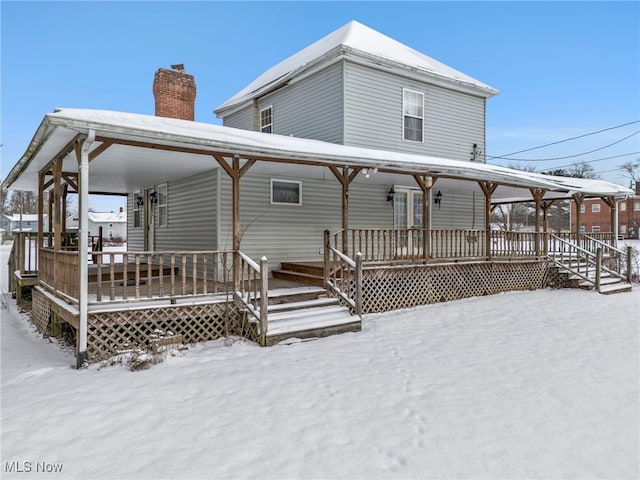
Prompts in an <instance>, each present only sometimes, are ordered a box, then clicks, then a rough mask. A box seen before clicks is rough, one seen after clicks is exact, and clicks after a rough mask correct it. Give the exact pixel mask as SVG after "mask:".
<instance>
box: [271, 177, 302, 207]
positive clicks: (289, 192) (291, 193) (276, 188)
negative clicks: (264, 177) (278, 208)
mask: <svg viewBox="0 0 640 480" xmlns="http://www.w3.org/2000/svg"><path fill="white" fill-rule="evenodd" d="M271 203H274V204H286V205H302V182H296V181H292V180H275V179H273V178H272V179H271Z"/></svg>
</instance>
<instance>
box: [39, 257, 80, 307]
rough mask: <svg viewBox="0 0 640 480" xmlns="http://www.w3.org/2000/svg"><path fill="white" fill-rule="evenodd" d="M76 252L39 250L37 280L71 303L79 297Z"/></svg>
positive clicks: (75, 301)
mask: <svg viewBox="0 0 640 480" xmlns="http://www.w3.org/2000/svg"><path fill="white" fill-rule="evenodd" d="M78 272H79V263H78V252H68V251H64V250H53V249H50V248H40V264H39V270H38V280H40V282H43V283H44V284H46V285H47V286H48V287H50V288H52V289H53V290H55V291H56V292H59V293H61V294H63V295H64V296H66V297H67V300H70V301H72V302H73V303H77V302H78V296H79V287H80V286H79V283H78V280H79V273H78Z"/></svg>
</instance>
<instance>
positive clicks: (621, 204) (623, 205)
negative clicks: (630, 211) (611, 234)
mask: <svg viewBox="0 0 640 480" xmlns="http://www.w3.org/2000/svg"><path fill="white" fill-rule="evenodd" d="M620 211H621V212H626V211H627V202H621V203H620Z"/></svg>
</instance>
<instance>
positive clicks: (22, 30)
mask: <svg viewBox="0 0 640 480" xmlns="http://www.w3.org/2000/svg"><path fill="white" fill-rule="evenodd" d="M0 10H1V23H2V24H1V26H2V52H1V53H2V77H1V80H2V105H1V114H2V117H1V120H2V127H1V130H2V139H1V142H0V143H2V148H1V152H2V169H1V172H0V176H1V177H4V176H5V175H6V174H7V173H8V171H9V170H10V169H11V167H12V166H13V165H14V164H15V162H16V161H17V160H18V159H19V158H20V156H21V155H22V154H23V153H24V151H25V149H26V148H27V145H28V143H29V141H30V140H31V137H32V136H33V134H34V132H35V130H36V128H37V127H38V125H39V123H40V121H41V120H42V118H43V116H44V114H45V113H47V112H51V111H52V110H53V109H54V108H56V107H76V108H96V109H109V110H120V111H128V112H136V113H147V114H153V109H154V101H153V94H152V91H151V86H152V81H153V75H154V73H155V71H156V70H157V69H158V68H159V67H165V68H169V66H170V65H171V64H175V63H183V64H185V68H186V71H187V72H188V73H191V74H193V75H194V76H195V78H196V83H197V89H198V94H197V99H196V120H197V121H201V122H210V123H219V121H218V119H216V118H215V116H214V115H213V113H212V110H213V109H214V108H215V107H217V106H218V105H220V104H221V103H222V102H224V101H225V100H226V99H227V98H229V97H231V96H232V95H233V94H235V93H236V92H237V91H238V90H240V89H241V88H243V87H244V86H246V85H247V84H248V83H249V82H251V81H252V80H254V79H255V78H256V77H257V76H258V75H259V74H261V73H262V72H264V71H265V70H266V69H267V68H269V67H270V66H272V65H274V64H276V63H277V62H279V61H281V60H283V59H285V58H286V57H288V56H290V55H291V54H293V53H295V52H297V51H299V50H301V49H302V48H304V47H306V46H308V45H310V44H311V43H313V42H314V41H316V40H318V39H320V38H322V37H323V36H325V35H327V34H329V33H331V32H332V31H334V30H336V29H337V28H339V27H341V26H342V25H344V24H345V23H347V22H348V21H350V20H357V21H359V22H361V23H364V24H365V25H367V26H369V27H371V28H374V29H376V30H378V31H379V32H381V33H384V34H385V35H388V36H390V37H392V38H394V39H396V40H398V41H400V42H402V43H405V44H406V45H408V46H410V47H412V48H414V49H416V50H419V51H421V52H422V53H424V54H426V55H429V56H431V57H433V58H435V59H437V60H439V61H441V62H443V63H445V64H447V65H450V66H452V67H454V68H456V69H458V70H461V71H462V72H464V73H466V74H468V75H470V76H472V77H474V78H477V79H478V80H481V81H482V82H484V83H487V84H489V85H491V86H492V87H494V88H496V89H498V90H499V91H500V94H499V95H498V96H496V97H493V98H491V99H489V100H488V102H487V152H486V153H487V155H489V156H501V155H505V154H510V153H512V152H516V151H519V150H524V149H527V148H531V147H536V146H539V145H543V144H546V143H550V142H555V141H559V140H563V139H566V138H569V137H574V136H578V135H582V134H585V133H590V132H594V131H598V130H602V129H606V128H609V127H613V126H616V125H620V124H624V123H628V122H636V121H638V120H640V3H639V2H205V1H200V2H11V1H2V2H0ZM639 130H640V123H633V124H631V125H628V126H626V127H623V128H616V129H612V130H609V131H607V132H603V133H600V134H598V135H591V136H588V137H584V138H582V139H580V140H576V141H572V142H566V143H562V144H559V145H555V146H552V147H548V148H544V149H539V150H533V151H530V152H525V153H522V154H518V155H513V157H514V158H519V159H523V160H520V161H509V160H495V161H494V162H493V163H498V164H502V165H513V164H518V165H520V166H524V165H527V164H533V163H532V162H527V161H525V160H527V159H544V158H556V157H562V156H569V155H575V154H579V153H583V152H586V151H590V150H594V149H598V148H601V147H603V146H606V145H608V144H610V143H613V142H618V141H619V140H621V139H622V138H624V137H627V136H629V138H628V139H626V140H623V141H621V142H619V143H617V144H616V145H613V146H611V147H607V148H604V149H602V150H599V151H597V152H594V153H592V154H589V155H584V156H578V157H572V158H568V159H564V160H556V161H544V162H535V166H536V167H537V168H539V169H540V170H546V169H550V168H554V167H559V166H566V165H571V163H573V162H574V161H579V160H587V161H591V160H598V161H596V162H594V163H592V165H593V167H594V168H595V169H596V171H598V172H602V173H601V175H602V177H603V178H604V179H606V180H609V181H614V182H618V183H622V184H625V185H626V184H628V181H627V180H625V179H624V178H623V177H622V176H621V175H620V172H619V171H611V170H613V169H615V168H616V167H618V166H619V165H620V164H621V163H622V162H623V161H626V160H635V159H638V158H640V154H639V153H635V154H633V155H629V156H624V157H619V158H616V159H611V160H599V159H602V158H604V157H609V156H614V155H623V154H627V153H632V152H640V134H635V135H634V133H635V132H638V131H639ZM118 205H119V203H118V202H115V203H114V201H113V200H111V201H105V200H104V199H103V200H100V199H99V198H94V199H92V205H91V206H92V207H93V208H95V209H96V210H110V209H114V208H117V206H118Z"/></svg>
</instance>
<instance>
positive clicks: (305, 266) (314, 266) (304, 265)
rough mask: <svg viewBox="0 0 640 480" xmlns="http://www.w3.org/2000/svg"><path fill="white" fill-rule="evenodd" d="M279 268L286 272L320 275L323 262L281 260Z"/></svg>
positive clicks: (322, 269) (322, 271)
mask: <svg viewBox="0 0 640 480" xmlns="http://www.w3.org/2000/svg"><path fill="white" fill-rule="evenodd" d="M280 269H281V270H285V271H287V272H297V273H306V274H307V275H316V276H318V277H322V276H323V274H324V263H323V262H321V261H309V262H282V263H281V264H280Z"/></svg>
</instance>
